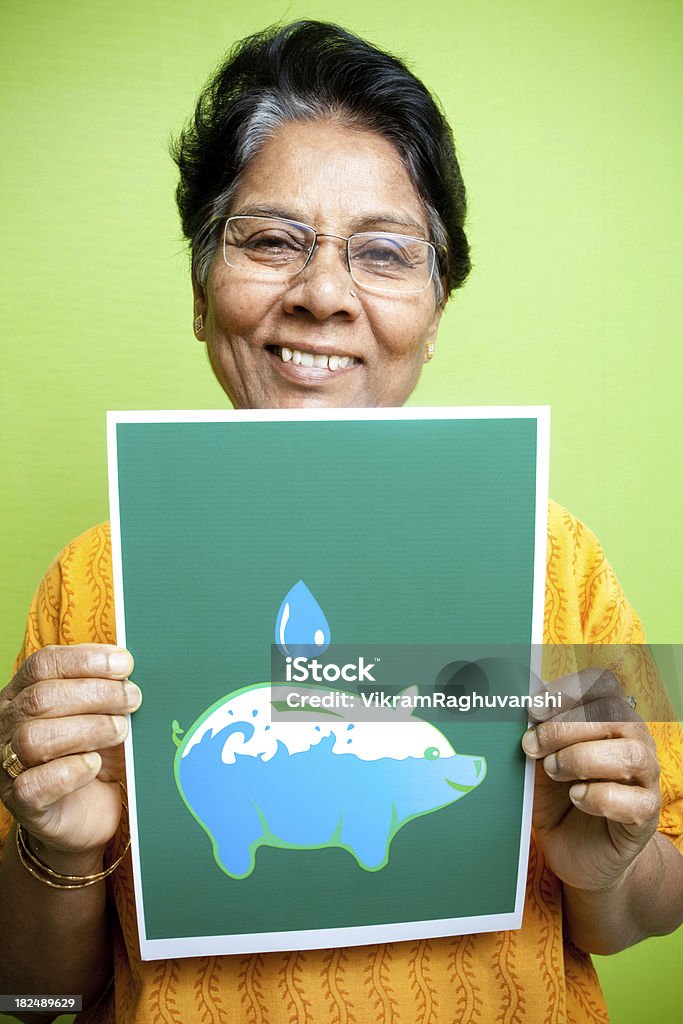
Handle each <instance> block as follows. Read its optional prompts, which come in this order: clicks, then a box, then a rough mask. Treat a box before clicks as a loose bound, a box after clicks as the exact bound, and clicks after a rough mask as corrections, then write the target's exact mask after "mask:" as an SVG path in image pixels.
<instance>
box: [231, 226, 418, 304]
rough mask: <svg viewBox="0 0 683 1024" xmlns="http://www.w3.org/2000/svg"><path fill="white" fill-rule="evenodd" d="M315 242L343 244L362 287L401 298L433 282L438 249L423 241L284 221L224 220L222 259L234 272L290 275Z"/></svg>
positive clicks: (298, 268) (308, 256)
mask: <svg viewBox="0 0 683 1024" xmlns="http://www.w3.org/2000/svg"><path fill="white" fill-rule="evenodd" d="M319 238H338V239H339V240H340V241H341V242H346V246H345V248H346V263H347V267H348V270H349V273H350V275H351V278H352V279H353V281H354V282H355V284H357V285H360V286H361V287H362V288H370V289H372V290H373V291H379V292H392V293H397V294H402V295H405V294H407V293H410V292H421V291H424V289H425V288H427V287H428V285H429V282H430V281H431V279H432V275H433V273H434V266H435V264H436V249H435V247H434V246H433V245H432V243H431V242H428V241H427V240H426V239H424V238H413V237H412V236H411V235H397V234H394V232H392V231H358V232H355V233H354V234H353V235H349V237H348V238H347V237H345V236H344V235H332V234H329V233H328V232H321V231H316V230H315V228H312V227H311V226H310V225H309V224H300V223H299V222H298V221H294V220H285V219H284V218H282V217H251V216H243V215H238V216H235V217H228V219H227V220H226V222H225V230H224V232H223V259H224V260H225V262H226V263H227V265H228V266H229V267H234V268H235V269H236V270H244V271H248V272H249V273H256V274H259V275H260V274H263V276H264V277H268V278H276V277H283V278H284V277H294V275H295V274H300V273H301V271H302V270H303V269H304V267H306V266H307V265H308V263H309V262H310V260H311V258H312V256H313V253H314V251H315V247H316V245H317V242H318V239H319Z"/></svg>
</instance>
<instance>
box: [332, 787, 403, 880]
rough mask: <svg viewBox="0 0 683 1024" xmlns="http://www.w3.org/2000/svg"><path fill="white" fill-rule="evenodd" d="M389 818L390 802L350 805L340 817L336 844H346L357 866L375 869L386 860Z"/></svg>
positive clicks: (390, 823)
mask: <svg viewBox="0 0 683 1024" xmlns="http://www.w3.org/2000/svg"><path fill="white" fill-rule="evenodd" d="M393 820H394V808H393V804H392V803H391V802H389V803H388V804H387V805H385V806H384V807H381V808H380V807H369V806H360V807H354V808H352V809H351V810H349V811H347V812H346V813H345V814H344V817H343V818H342V824H341V830H340V833H339V838H338V842H339V845H340V846H344V847H346V848H347V849H348V850H349V851H350V852H351V853H352V854H353V856H354V857H355V858H356V860H357V861H358V863H359V864H360V866H361V867H363V868H367V869H370V870H372V869H373V868H379V867H381V865H382V864H383V863H384V862H385V861H386V859H387V854H388V848H387V847H388V842H389V836H390V833H391V827H392V822H393Z"/></svg>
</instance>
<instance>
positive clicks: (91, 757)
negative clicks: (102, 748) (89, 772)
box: [83, 750, 102, 771]
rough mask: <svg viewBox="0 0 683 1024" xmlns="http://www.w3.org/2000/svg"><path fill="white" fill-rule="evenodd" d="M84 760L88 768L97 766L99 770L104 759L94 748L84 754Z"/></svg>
mask: <svg viewBox="0 0 683 1024" xmlns="http://www.w3.org/2000/svg"><path fill="white" fill-rule="evenodd" d="M83 760H84V761H85V763H86V765H87V767H88V768H92V769H93V770H94V769H95V768H97V769H98V771H99V768H100V766H101V764H102V760H101V758H100V755H99V754H97V753H96V752H95V751H94V750H91V751H89V752H88V753H87V754H84V755H83Z"/></svg>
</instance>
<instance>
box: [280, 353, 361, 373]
mask: <svg viewBox="0 0 683 1024" xmlns="http://www.w3.org/2000/svg"><path fill="white" fill-rule="evenodd" d="M278 352H279V355H280V358H281V359H282V362H283V363H290V362H291V363H293V364H294V365H295V366H315V367H316V368H317V369H321V370H325V369H329V370H332V371H334V370H345V369H346V367H347V366H351V364H352V363H355V362H356V360H355V359H354V357H353V356H323V355H318V354H316V355H314V354H313V353H312V352H301V351H299V349H296V348H281V349H278Z"/></svg>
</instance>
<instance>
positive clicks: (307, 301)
mask: <svg viewBox="0 0 683 1024" xmlns="http://www.w3.org/2000/svg"><path fill="white" fill-rule="evenodd" d="M344 242H345V239H343V238H341V236H339V235H318V238H317V240H316V244H315V248H314V249H313V253H312V254H311V257H310V259H309V261H308V263H307V264H306V266H305V267H304V269H303V270H302V271H300V272H299V273H298V274H296V275H295V276H294V277H292V278H291V279H290V281H289V283H288V287H287V290H286V291H285V294H284V297H283V307H284V309H285V310H286V312H288V313H299V314H301V313H306V314H309V315H311V316H313V317H314V318H315V319H316V320H327V319H329V318H330V317H337V318H339V319H345V320H353V319H355V317H356V316H358V313H359V311H360V303H359V300H358V298H357V296H356V295H355V290H356V289H355V287H354V283H353V278H352V277H351V274H350V273H349V268H348V262H347V256H346V245H345V244H344Z"/></svg>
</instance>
